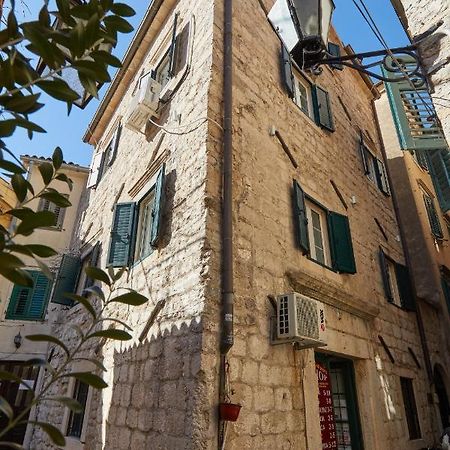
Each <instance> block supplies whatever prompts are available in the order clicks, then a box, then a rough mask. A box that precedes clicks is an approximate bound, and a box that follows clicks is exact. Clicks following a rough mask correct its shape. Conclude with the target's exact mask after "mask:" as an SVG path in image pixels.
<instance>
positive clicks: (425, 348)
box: [372, 100, 433, 385]
mask: <svg viewBox="0 0 450 450" xmlns="http://www.w3.org/2000/svg"><path fill="white" fill-rule="evenodd" d="M372 112H373V116H374V118H375V124H376V127H377V133H378V138H379V141H380V143H381V150H382V155H383V160H384V165H385V167H386V172H387V176H388V180H389V184H390V185H391V186H394V184H393V183H392V177H391V172H390V169H389V164H388V159H387V154H386V148H385V146H384V141H383V135H382V133H381V127H380V122H379V119H378V114H377V110H376V107H375V100H372ZM391 197H392V203H393V205H394V211H395V216H396V218H397V222H398V225H399V231H400V239H401V242H402V248H403V253H404V254H405V262H406V265H407V267H408V270H409V276H410V278H411V281H412V283H411V285H412V286H411V287H412V291H413V295H414V298H415V299H416V320H417V328H418V330H419V337H420V344H421V347H422V352H423V356H424V360H425V368H426V371H427V375H428V380H429V382H430V385H432V384H433V368H432V364H431V357H430V351H429V348H428V342H427V336H426V333H425V327H424V325H423V317H422V313H421V310H420V301H419V299H418V297H417V291H416V283H415V282H414V272H413V270H412V265H411V257H410V255H409V251H408V246H407V244H406V236H405V232H404V228H403V224H402V218H401V214H400V212H399V206H398V200H397V196H396V193H395V189H393V190H392V191H391Z"/></svg>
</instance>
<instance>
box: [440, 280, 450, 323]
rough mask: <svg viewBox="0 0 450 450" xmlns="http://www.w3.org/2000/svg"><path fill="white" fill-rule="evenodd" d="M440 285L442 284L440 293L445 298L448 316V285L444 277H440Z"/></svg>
mask: <svg viewBox="0 0 450 450" xmlns="http://www.w3.org/2000/svg"><path fill="white" fill-rule="evenodd" d="M441 284H442V291H443V293H444V297H445V302H446V303H447V308H448V312H449V314H450V285H449V283H448V281H447V280H446V279H445V278H444V277H441Z"/></svg>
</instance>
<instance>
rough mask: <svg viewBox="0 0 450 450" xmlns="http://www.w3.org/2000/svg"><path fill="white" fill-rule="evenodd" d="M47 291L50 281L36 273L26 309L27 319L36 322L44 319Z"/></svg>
mask: <svg viewBox="0 0 450 450" xmlns="http://www.w3.org/2000/svg"><path fill="white" fill-rule="evenodd" d="M49 291H50V280H49V279H48V278H47V277H46V276H45V275H44V274H42V273H37V275H36V279H35V281H34V287H33V294H32V296H31V301H30V306H29V309H28V317H29V318H31V319H36V320H39V319H43V318H44V316H45V310H46V307H47V299H48V295H49V293H50V292H49Z"/></svg>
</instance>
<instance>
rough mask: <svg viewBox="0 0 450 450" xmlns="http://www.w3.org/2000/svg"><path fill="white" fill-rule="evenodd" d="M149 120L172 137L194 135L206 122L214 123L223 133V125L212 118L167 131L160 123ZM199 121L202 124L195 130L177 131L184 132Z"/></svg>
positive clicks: (205, 118)
mask: <svg viewBox="0 0 450 450" xmlns="http://www.w3.org/2000/svg"><path fill="white" fill-rule="evenodd" d="M148 120H149V122H150V123H151V124H152V125H154V126H155V127H157V128H160V129H161V130H162V131H164V132H165V133H167V134H172V135H174V136H184V135H186V134H190V133H193V132H194V131H196V130H198V129H199V128H200V127H201V126H202V125H204V124H205V123H206V122H208V121H209V122H211V123H213V124H214V125H216V126H217V127H218V128H220V129H221V130H222V131H223V127H222V125H220V123H218V122H216V121H215V120H214V119H211V118H209V117H204V118H201V119H197V120H194V121H193V122H191V123H187V124H186V125H183V126H182V127H177V128H173V129H171V130H169V129H167V128H166V127H165V126H163V125H159V124H158V123H156V122H155V121H154V120H152V119H150V118H149V119H148ZM199 121H200V123H199V124H198V125H197V126H195V127H194V128H192V129H190V130H187V131H177V130H182V129H183V128H185V127H188V126H191V125H194V124H195V123H197V122H199Z"/></svg>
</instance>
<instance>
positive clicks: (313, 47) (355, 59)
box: [268, 0, 440, 87]
mask: <svg viewBox="0 0 450 450" xmlns="http://www.w3.org/2000/svg"><path fill="white" fill-rule="evenodd" d="M334 9H335V5H334V3H333V0H277V1H276V2H275V4H274V6H273V7H272V9H271V10H270V12H269V15H268V19H269V21H270V22H271V24H272V26H273V27H274V29H275V31H276V32H277V33H278V35H279V36H280V38H281V40H282V41H283V43H284V45H285V47H286V48H287V50H288V51H289V53H290V54H291V57H292V60H293V61H294V62H295V63H296V64H297V66H298V67H299V68H302V69H307V70H311V71H312V72H313V73H314V74H316V75H317V74H320V73H321V71H322V67H321V66H323V65H328V66H335V65H337V64H338V65H341V66H346V67H349V68H351V69H354V70H357V71H359V72H362V73H364V74H366V75H369V76H371V77H373V78H375V79H377V80H381V81H387V82H398V81H404V80H406V79H410V80H412V82H413V83H414V84H415V86H416V87H419V86H421V85H423V84H424V83H425V76H424V75H423V73H422V71H421V67H420V62H419V59H418V56H417V53H416V50H417V44H418V43H419V42H420V41H422V40H424V39H426V38H427V37H428V36H430V35H431V34H432V33H434V31H435V30H436V29H437V28H438V27H439V26H440V24H438V25H436V26H434V27H432V28H431V29H430V30H428V32H426V33H424V34H423V35H421V36H420V41H418V42H414V43H413V44H411V45H408V46H405V47H398V48H392V49H383V50H377V51H372V52H365V53H352V54H350V55H345V56H341V55H333V54H331V53H330V52H329V46H328V33H329V30H330V25H331V18H332V15H333V11H334ZM369 58H377V59H376V60H375V61H374V62H369V63H367V64H365V63H364V60H365V59H369ZM376 66H382V67H383V68H384V69H385V71H386V72H387V73H391V74H392V75H393V76H392V78H391V77H389V76H387V77H386V76H383V75H380V74H378V73H376V72H374V71H373V70H371V69H372V68H373V67H376Z"/></svg>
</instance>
